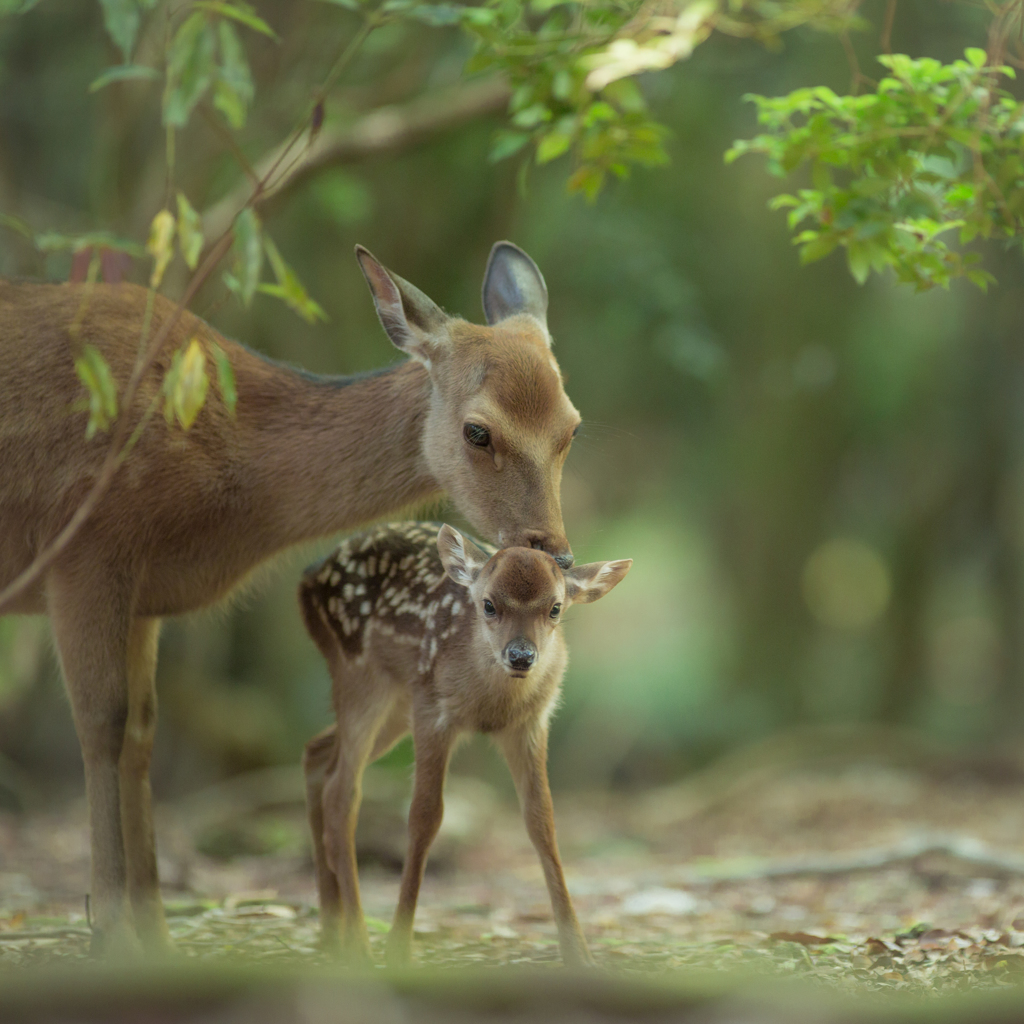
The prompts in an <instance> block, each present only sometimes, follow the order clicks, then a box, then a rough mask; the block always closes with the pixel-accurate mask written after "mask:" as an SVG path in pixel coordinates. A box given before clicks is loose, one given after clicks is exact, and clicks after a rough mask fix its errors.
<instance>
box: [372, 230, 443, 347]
mask: <svg viewBox="0 0 1024 1024" xmlns="http://www.w3.org/2000/svg"><path fill="white" fill-rule="evenodd" d="M356 259H357V260H359V266H360V268H361V269H362V271H363V276H364V277H365V278H366V283H367V284H368V285H369V286H370V293H371V294H372V295H373V304H374V306H376V307H377V316H379V317H380V322H381V324H382V325H383V326H384V330H385V331H387V334H388V337H389V338H390V339H391V341H392V342H393V343H394V345H395V346H396V347H397V348H400V349H401V350H402V351H403V352H408V353H409V355H411V356H413V357H414V358H415V359H418V360H419V361H420V362H421V363H425V364H426V365H427V366H428V367H429V366H430V361H431V358H432V357H434V356H436V355H437V354H438V353H439V351H440V350H441V349H443V348H444V347H445V346H446V345H447V344H448V343H449V335H448V315H447V314H446V313H445V311H444V310H443V309H441V307H440V306H439V305H438V304H437V303H436V302H434V300H433V299H431V298H429V297H428V296H426V295H424V294H423V292H421V291H420V290H419V288H417V287H416V286H415V285H412V284H409V282H408V281H405V280H403V279H402V278H400V277H399V276H398V275H397V274H395V273H392V272H391V271H390V270H388V269H387V267H385V266H384V264H382V263H381V262H380V261H379V260H377V259H375V258H374V256H373V255H372V254H371V253H370V251H369V250H368V249H364V248H363V246H361V245H357V246H356Z"/></svg>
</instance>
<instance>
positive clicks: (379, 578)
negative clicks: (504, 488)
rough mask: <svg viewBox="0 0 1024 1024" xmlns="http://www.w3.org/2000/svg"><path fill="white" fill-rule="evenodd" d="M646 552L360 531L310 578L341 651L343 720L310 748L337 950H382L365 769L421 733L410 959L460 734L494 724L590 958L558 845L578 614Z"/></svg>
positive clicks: (573, 934) (402, 952)
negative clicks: (555, 743)
mask: <svg viewBox="0 0 1024 1024" xmlns="http://www.w3.org/2000/svg"><path fill="white" fill-rule="evenodd" d="M631 565H632V561H631V560H629V559H626V560H623V561H618V562H594V563H592V564H590V565H581V566H578V567H576V568H573V569H565V570H562V569H561V568H559V566H558V565H557V564H556V563H555V560H554V559H553V558H552V557H551V556H550V555H548V554H546V553H545V552H541V551H534V550H530V549H526V548H515V547H513V548H506V549H504V550H502V551H498V552H496V553H493V554H491V555H490V557H488V554H486V553H484V552H482V551H481V550H480V549H479V548H477V547H476V546H475V545H473V544H469V543H466V542H465V541H464V540H463V538H462V537H461V536H460V535H459V534H458V533H457V532H456V531H455V530H453V529H452V528H451V527H450V526H444V527H442V528H441V530H440V532H439V533H438V532H437V527H436V525H432V524H428V523H398V524H394V525H389V526H380V527H377V528H376V529H374V530H370V531H368V532H367V533H365V534H361V535H359V536H356V537H353V538H350V539H349V540H347V541H345V542H344V543H343V544H342V545H341V547H340V548H339V549H338V550H337V551H336V552H335V553H334V554H332V555H331V556H329V557H328V558H327V559H325V560H324V562H322V563H321V564H320V565H318V566H316V567H314V568H313V569H311V570H308V571H307V573H306V575H305V577H304V579H303V581H302V583H301V584H300V586H299V602H300V604H301V606H302V614H303V618H304V619H305V622H306V628H307V629H308V630H309V633H310V635H311V636H312V637H313V639H314V641H315V642H316V645H317V646H318V647H319V648H320V651H321V653H322V654H323V655H324V658H325V659H326V660H327V663H328V665H329V667H330V670H331V677H332V679H333V683H334V686H333V691H334V693H333V695H334V711H335V715H336V716H337V725H336V726H334V727H332V728H330V729H328V730H326V731H325V732H323V733H321V734H320V735H319V736H317V737H315V738H314V739H313V740H311V741H310V743H309V744H308V745H307V747H306V756H305V761H304V767H305V771H306V801H307V807H308V811H309V819H310V828H311V831H312V834H313V847H314V857H315V862H316V873H317V888H318V890H319V893H320V917H321V923H322V927H323V931H324V940H325V943H326V944H327V945H328V946H334V945H337V944H339V943H341V944H342V945H343V946H344V948H345V949H346V951H347V952H348V953H349V954H350V955H351V954H354V955H356V956H360V957H366V956H368V955H369V941H368V938H367V934H366V925H365V923H364V920H363V912H362V907H361V906H360V901H359V882H358V878H357V874H356V851H355V831H356V819H357V818H358V815H359V801H360V792H361V781H362V775H363V769H364V768H365V766H366V765H367V764H368V763H369V762H370V761H372V760H374V759H375V758H377V757H380V756H381V755H382V754H384V753H385V752H386V751H387V750H389V749H390V748H391V747H392V746H394V744H395V743H396V742H397V741H398V740H399V739H400V738H401V737H402V736H404V735H405V734H406V733H408V732H412V734H413V741H414V743H415V748H416V778H415V783H414V786H413V797H412V806H411V807H410V810H409V853H408V856H407V857H406V860H405V867H404V870H403V872H402V887H401V892H400V894H399V897H398V906H397V908H396V910H395V920H394V924H393V925H392V928H391V932H390V933H389V935H388V959H389V960H390V961H391V962H393V963H403V962H404V961H406V960H407V959H408V957H409V953H410V945H411V940H412V925H413V916H414V914H415V911H416V899H417V896H418V893H419V888H420V884H421V882H422V880H423V869H424V866H425V864H426V858H427V851H428V850H429V848H430V844H431V842H432V841H433V839H434V837H435V836H436V835H437V830H438V828H439V827H440V825H441V818H442V815H443V811H444V804H443V796H442V794H443V790H444V779H445V774H446V772H447V768H448V760H449V757H450V756H451V752H452V749H453V747H454V745H455V743H456V741H457V740H458V738H459V737H460V736H461V735H463V734H464V733H466V732H486V733H489V734H491V735H492V736H493V737H494V739H495V741H496V742H497V744H498V746H499V747H500V748H501V751H502V753H503V754H504V755H505V758H506V760H507V761H508V765H509V768H510V769H511V772H512V777H513V780H514V781H515V785H516V790H517V791H518V793H519V799H520V802H521V804H522V808H523V817H524V819H525V822H526V830H527V832H528V833H529V836H530V839H531V840H532V842H533V844H534V846H535V847H536V849H537V853H538V855H539V856H540V860H541V865H542V867H543V869H544V877H545V880H546V881H547V886H548V892H549V894H550V897H551V905H552V908H553V910H554V914H555V921H556V923H557V925H558V938H559V944H560V946H561V950H562V958H563V960H565V962H566V963H568V964H576V965H578V964H583V963H590V962H591V961H590V954H589V952H588V951H587V944H586V941H585V940H584V938H583V933H582V931H581V930H580V926H579V923H578V922H577V920H576V914H575V913H574V911H573V908H572V901H571V900H570V898H569V891H568V889H567V888H566V885H565V878H564V876H563V873H562V865H561V861H560V859H559V855H558V846H557V844H556V841H555V822H554V813H553V809H552V804H551V793H550V790H549V789H548V779H547V734H548V719H549V718H550V717H551V713H552V711H553V710H554V707H555V704H556V702H557V699H558V692H559V688H560V686H561V683H562V676H563V675H564V674H565V667H566V662H567V658H568V654H567V651H566V646H565V640H564V638H563V636H562V631H561V615H562V612H563V611H564V610H565V609H566V608H568V607H569V605H571V604H573V603H588V602H590V601H596V600H597V599H598V598H600V597H602V596H604V594H606V593H607V592H608V591H609V590H611V589H612V587H614V586H615V585H616V584H617V583H618V582H619V581H620V580H621V579H622V578H623V577H624V576H625V575H626V573H627V572H628V571H629V568H630V566H631Z"/></svg>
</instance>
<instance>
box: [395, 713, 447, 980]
mask: <svg viewBox="0 0 1024 1024" xmlns="http://www.w3.org/2000/svg"><path fill="white" fill-rule="evenodd" d="M413 738H414V741H415V744H416V777H415V782H414V783H413V792H412V805H411V806H410V808H409V852H408V854H407V855H406V858H405V866H404V868H403V870H402V887H401V890H400V892H399V895H398V906H397V907H396V908H395V919H394V922H393V923H392V925H391V931H390V932H389V933H388V941H387V948H386V957H387V961H388V963H389V964H392V965H394V966H399V965H401V964H405V963H407V962H408V961H409V957H410V954H411V953H412V924H413V918H414V917H415V916H416V899H417V897H418V896H419V892H420V886H421V885H422V884H423V869H424V868H425V867H426V863H427V852H428V851H429V850H430V844H431V843H432V842H433V841H434V837H435V836H436V835H437V830H438V829H439V828H440V827H441V819H442V818H443V817H444V779H445V775H446V774H447V772H448V760H449V758H450V757H451V752H452V745H453V741H454V737H453V736H451V735H450V734H448V733H436V732H432V731H428V730H427V729H420V728H418V727H416V726H414V728H413Z"/></svg>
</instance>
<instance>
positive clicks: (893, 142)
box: [726, 49, 1024, 289]
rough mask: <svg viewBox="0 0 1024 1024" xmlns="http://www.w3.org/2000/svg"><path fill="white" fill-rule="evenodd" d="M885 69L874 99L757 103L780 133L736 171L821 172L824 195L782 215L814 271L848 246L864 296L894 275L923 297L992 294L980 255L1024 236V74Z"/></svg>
mask: <svg viewBox="0 0 1024 1024" xmlns="http://www.w3.org/2000/svg"><path fill="white" fill-rule="evenodd" d="M879 61H880V62H881V63H882V64H883V65H884V66H885V67H886V69H887V70H888V71H889V74H888V75H887V76H886V77H885V78H883V79H882V80H881V81H880V82H879V83H878V85H877V87H876V89H875V90H874V92H871V93H867V94H865V95H862V96H837V95H836V94H835V93H834V92H832V90H831V89H827V88H824V87H817V88H810V89H799V90H797V91H795V92H792V93H790V94H789V95H788V96H782V97H779V98H776V99H769V98H765V97H763V96H751V97H749V99H751V100H752V101H753V102H754V103H756V104H757V108H758V120H759V121H760V122H761V124H763V125H764V126H765V127H766V128H767V131H766V132H765V133H764V134H762V135H759V136H757V137H756V138H754V139H750V140H747V141H740V142H737V143H736V144H735V145H734V146H733V148H732V149H731V150H730V151H729V153H728V154H727V157H726V158H727V159H728V160H734V159H736V158H737V157H739V156H742V155H744V154H746V153H761V154H763V155H764V156H765V157H766V158H767V160H768V169H769V170H770V171H771V172H772V173H773V174H777V175H780V176H784V175H787V174H790V173H792V172H794V171H796V170H798V169H801V168H807V169H808V170H809V172H810V179H811V184H812V187H811V188H805V189H800V190H799V191H798V192H797V193H796V194H795V195H791V194H786V195H780V196H777V197H776V198H775V200H774V201H773V205H774V206H775V207H776V208H789V211H790V212H789V226H790V228H791V229H792V230H793V231H794V232H796V234H795V237H794V243H795V244H797V245H798V246H799V247H800V256H801V259H802V260H803V261H804V262H805V263H806V262H810V261H812V260H817V259H821V258H822V257H823V256H826V255H828V254H829V253H830V252H832V250H833V249H835V248H836V247H837V246H843V247H845V249H846V255H847V260H848V262H849V266H850V271H851V273H852V274H853V276H854V277H855V278H856V279H857V280H858V281H860V282H863V281H864V280H866V278H867V276H868V274H869V273H870V271H871V270H875V271H881V270H884V269H885V268H886V267H891V268H892V269H893V271H894V272H895V273H896V276H897V277H898V279H899V280H901V281H905V282H909V283H911V284H913V285H915V286H916V287H917V288H919V289H924V288H930V287H932V286H933V285H941V286H942V287H947V286H948V285H949V282H950V281H951V280H952V279H953V278H956V277H961V276H965V277H967V278H968V279H970V280H971V281H973V282H974V283H975V284H977V285H978V286H979V287H981V288H986V287H987V285H988V283H989V282H990V281H991V280H992V276H991V275H990V274H989V273H988V272H987V271H985V270H983V269H981V268H980V266H979V265H978V264H979V262H980V260H981V254H980V253H979V252H977V251H973V250H971V249H970V248H969V246H970V243H972V242H974V241H975V240H976V239H978V238H996V239H1000V238H1001V239H1005V240H1007V241H1009V240H1012V239H1019V238H1020V236H1021V235H1022V233H1024V104H1022V103H1021V102H1020V101H1018V100H1017V99H1016V98H1015V97H1014V96H1013V95H1011V94H1010V93H1009V92H1007V91H1006V90H1005V89H1001V88H999V79H1000V78H1001V77H1009V78H1013V77H1014V71H1013V68H1011V67H1008V66H1005V65H1000V66H992V65H991V64H990V63H989V61H988V56H987V54H986V53H985V51H984V50H980V49H968V50H967V51H966V59H965V60H957V61H954V62H953V63H951V64H942V63H940V62H939V61H937V60H932V59H929V58H924V59H920V60H912V59H911V58H910V57H907V56H904V55H902V54H897V55H894V56H881V57H879ZM954 242H955V243H958V245H954V244H953V243H954ZM965 247H968V248H965Z"/></svg>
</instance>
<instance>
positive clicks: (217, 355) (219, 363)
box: [210, 341, 238, 418]
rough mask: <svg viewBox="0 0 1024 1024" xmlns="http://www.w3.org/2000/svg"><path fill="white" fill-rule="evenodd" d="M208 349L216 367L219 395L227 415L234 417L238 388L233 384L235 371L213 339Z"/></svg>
mask: <svg viewBox="0 0 1024 1024" xmlns="http://www.w3.org/2000/svg"><path fill="white" fill-rule="evenodd" d="M210 349H211V351H212V352H213V361H214V363H215V365H216V367H217V387H218V388H220V397H221V398H222V399H223V400H224V407H225V408H226V409H227V411H228V415H229V416H231V417H232V418H234V415H235V407H236V406H237V405H238V388H237V387H236V386H235V371H234V370H233V369H232V368H231V360H230V359H228V354H227V352H225V351H224V349H222V348H221V347H220V345H218V344H217V343H216V342H215V341H213V342H210Z"/></svg>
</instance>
